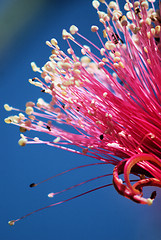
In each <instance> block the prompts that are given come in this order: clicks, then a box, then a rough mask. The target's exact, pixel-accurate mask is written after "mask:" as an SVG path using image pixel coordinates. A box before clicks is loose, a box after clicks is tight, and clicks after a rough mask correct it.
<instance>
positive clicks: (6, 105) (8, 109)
mask: <svg viewBox="0 0 161 240" xmlns="http://www.w3.org/2000/svg"><path fill="white" fill-rule="evenodd" d="M4 109H5V110H6V111H11V110H12V107H10V106H9V105H8V104H4Z"/></svg>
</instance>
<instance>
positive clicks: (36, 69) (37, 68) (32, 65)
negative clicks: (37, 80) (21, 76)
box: [31, 62, 40, 72]
mask: <svg viewBox="0 0 161 240" xmlns="http://www.w3.org/2000/svg"><path fill="white" fill-rule="evenodd" d="M31 67H32V70H33V71H34V72H40V68H39V67H37V65H36V63H35V62H31Z"/></svg>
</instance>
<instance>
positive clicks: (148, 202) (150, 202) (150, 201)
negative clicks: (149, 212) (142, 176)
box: [147, 198, 154, 206]
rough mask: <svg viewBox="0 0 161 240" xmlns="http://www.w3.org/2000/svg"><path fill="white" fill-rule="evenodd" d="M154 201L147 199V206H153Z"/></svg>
mask: <svg viewBox="0 0 161 240" xmlns="http://www.w3.org/2000/svg"><path fill="white" fill-rule="evenodd" d="M153 201H154V199H151V198H148V199H147V204H148V205H149V206H151V205H152V203H153Z"/></svg>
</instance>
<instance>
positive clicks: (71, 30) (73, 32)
mask: <svg viewBox="0 0 161 240" xmlns="http://www.w3.org/2000/svg"><path fill="white" fill-rule="evenodd" d="M69 31H70V33H71V34H72V35H74V34H76V33H77V32H78V28H77V27H76V26H75V25H72V26H71V27H70V29H69Z"/></svg>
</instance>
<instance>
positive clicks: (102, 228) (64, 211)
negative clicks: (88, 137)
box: [0, 0, 161, 240]
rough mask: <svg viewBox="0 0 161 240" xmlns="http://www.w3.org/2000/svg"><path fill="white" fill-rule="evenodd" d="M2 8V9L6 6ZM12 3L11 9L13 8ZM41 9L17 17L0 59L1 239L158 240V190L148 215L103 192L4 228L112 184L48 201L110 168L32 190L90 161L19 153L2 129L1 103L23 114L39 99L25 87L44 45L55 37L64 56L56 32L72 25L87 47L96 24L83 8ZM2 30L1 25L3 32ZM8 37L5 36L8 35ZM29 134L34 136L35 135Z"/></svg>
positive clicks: (10, 133)
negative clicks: (17, 25)
mask: <svg viewBox="0 0 161 240" xmlns="http://www.w3.org/2000/svg"><path fill="white" fill-rule="evenodd" d="M9 2H10V1H6V4H9ZM13 2H15V3H14V4H16V0H15V1H13ZM37 2H39V1H37ZM40 2H41V4H42V5H41V7H39V8H38V9H37V11H36V10H35V12H31V11H30V8H28V14H29V15H30V14H32V16H31V17H30V18H29V19H27V20H26V21H24V19H23V16H21V18H20V19H19V21H20V22H21V21H22V24H21V26H20V28H19V29H16V30H15V32H16V33H15V34H12V35H8V36H10V38H9V39H6V41H7V42H8V43H7V45H4V48H3V50H4V51H1V54H0V76H1V78H0V109H1V118H0V123H1V124H0V133H1V139H0V141H1V143H0V146H1V148H0V149H1V168H0V191H1V198H0V239H2V240H10V239H13V240H20V239H23V240H29V239H30V240H37V239H38V240H44V239H46V240H48V239H57V240H64V239H70V240H72V239H77V240H81V239H85V240H91V239H92V240H96V239H101V240H107V239H112V240H116V239H120V240H121V239H130V240H138V239H146V240H151V239H155V240H158V239H160V235H161V230H160V221H161V215H160V211H161V205H160V202H161V191H160V190H157V193H158V195H157V198H156V200H155V202H154V204H153V205H152V206H151V207H148V206H142V205H137V204H135V203H133V202H131V201H129V200H127V199H125V198H123V197H122V196H120V195H118V194H117V193H116V191H115V190H114V188H113V187H109V188H104V189H102V190H99V191H97V192H94V193H91V194H88V195H86V196H83V197H80V198H77V199H75V200H72V201H70V202H67V203H65V204H62V205H59V206H56V207H52V208H49V209H47V210H44V211H41V212H38V213H35V214H34V215H32V216H29V217H28V218H25V219H24V220H21V221H20V222H18V223H16V224H15V226H14V227H10V226H9V225H8V224H7V222H8V221H9V220H11V219H16V218H19V217H21V216H23V215H25V214H27V213H29V212H31V211H33V210H36V209H38V208H40V207H44V206H47V205H49V204H52V203H53V202H56V201H61V200H64V199H66V198H68V197H71V196H74V195H76V194H79V193H82V192H84V191H87V190H88V189H91V188H93V187H98V186H101V185H104V184H108V183H111V181H112V179H111V178H110V177H107V178H104V179H102V180H99V181H96V182H93V183H90V184H87V185H85V186H82V187H80V188H78V189H75V190H71V191H70V192H69V193H65V194H61V195H60V196H58V197H57V198H56V197H55V199H54V198H53V199H49V198H48V197H47V194H48V193H50V192H55V191H59V190H62V189H64V188H66V187H69V186H71V185H74V184H77V183H79V182H81V181H84V180H87V179H89V178H92V177H95V176H99V175H101V174H102V175H103V174H106V173H111V172H112V168H111V167H110V166H106V167H105V166H93V167H89V168H84V169H80V170H76V171H74V172H72V173H68V174H66V175H63V176H60V177H58V178H56V179H53V180H51V181H49V182H46V183H44V184H42V185H40V186H38V187H36V188H33V189H31V188H29V184H30V183H32V182H39V181H42V180H44V179H46V178H48V177H50V176H52V175H54V174H57V173H59V172H62V171H64V170H66V169H70V168H72V167H76V166H79V165H83V164H88V163H93V160H92V159H90V158H87V157H84V156H83V157H82V156H79V155H75V154H73V153H69V152H65V151H61V150H58V149H54V148H52V147H48V146H45V145H39V146H32V145H28V146H26V147H24V148H23V147H20V146H19V145H18V144H17V142H18V140H19V129H18V128H16V127H14V126H13V125H7V124H5V123H4V120H3V119H4V118H5V117H7V115H8V113H7V112H5V110H4V109H3V105H4V104H5V103H9V104H10V105H12V106H15V107H19V108H20V109H23V108H24V105H25V103H26V102H27V101H29V100H32V101H36V99H37V98H38V97H40V96H41V94H42V93H41V92H40V91H39V89H37V88H35V87H33V86H31V85H30V84H29V83H28V79H29V78H32V77H34V76H35V73H33V72H32V70H31V67H30V62H32V61H35V62H36V63H37V65H38V66H43V64H44V63H45V62H46V61H47V60H48V56H49V54H50V49H49V47H48V46H46V45H45V41H46V40H50V39H51V38H52V37H56V38H57V40H58V42H59V45H60V46H61V47H62V48H63V50H65V49H66V47H67V45H66V43H65V42H64V41H63V40H62V38H61V32H62V29H63V28H67V29H69V27H70V25H72V24H75V25H77V26H78V27H79V29H80V33H82V34H83V35H85V36H87V37H88V38H89V39H92V40H93V33H91V32H90V27H91V25H92V24H94V25H95V24H97V22H98V18H97V13H96V11H95V9H93V7H92V6H91V1H90V0H82V1H74V0H73V1H54V0H53V1H51V0H50V1H49V0H48V1H47V0H46V1H44V2H43V0H40ZM42 2H43V3H42ZM1 4H2V3H1ZM28 4H30V1H28ZM3 7H4V5H3ZM28 7H29V6H28ZM4 11H6V10H5V8H4ZM24 16H25V15H24ZM9 21H12V19H10V20H9ZM23 21H24V22H23ZM7 27H8V25H7V23H6V22H5V23H4V29H5V28H7ZM12 30H13V29H12ZM8 31H11V29H10V28H9V27H8ZM13 33H14V31H13ZM9 114H10V113H9ZM11 114H12V113H11ZM32 134H33V136H36V133H32Z"/></svg>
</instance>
